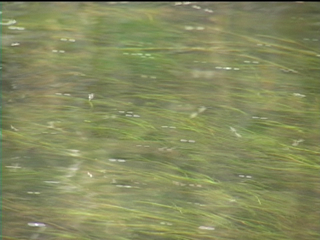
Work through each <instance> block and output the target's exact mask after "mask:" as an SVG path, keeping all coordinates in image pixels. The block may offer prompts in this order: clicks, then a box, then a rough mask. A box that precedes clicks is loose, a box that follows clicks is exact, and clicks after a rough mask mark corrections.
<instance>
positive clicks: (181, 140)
mask: <svg viewBox="0 0 320 240" xmlns="http://www.w3.org/2000/svg"><path fill="white" fill-rule="evenodd" d="M180 142H188V140H187V139H180Z"/></svg>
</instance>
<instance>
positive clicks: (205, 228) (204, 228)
mask: <svg viewBox="0 0 320 240" xmlns="http://www.w3.org/2000/svg"><path fill="white" fill-rule="evenodd" d="M199 229H201V230H210V231H213V230H215V228H214V227H207V226H200V227H199Z"/></svg>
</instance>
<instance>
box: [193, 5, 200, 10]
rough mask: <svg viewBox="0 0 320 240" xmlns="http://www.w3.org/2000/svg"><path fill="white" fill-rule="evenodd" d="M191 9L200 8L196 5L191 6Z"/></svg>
mask: <svg viewBox="0 0 320 240" xmlns="http://www.w3.org/2000/svg"><path fill="white" fill-rule="evenodd" d="M192 8H194V9H201V7H200V6H197V5H192Z"/></svg>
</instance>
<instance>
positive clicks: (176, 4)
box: [174, 2, 182, 6]
mask: <svg viewBox="0 0 320 240" xmlns="http://www.w3.org/2000/svg"><path fill="white" fill-rule="evenodd" d="M174 5H175V6H180V5H182V2H175V3H174Z"/></svg>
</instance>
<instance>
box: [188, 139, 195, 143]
mask: <svg viewBox="0 0 320 240" xmlns="http://www.w3.org/2000/svg"><path fill="white" fill-rule="evenodd" d="M188 142H189V143H195V142H196V141H195V140H188Z"/></svg>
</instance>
